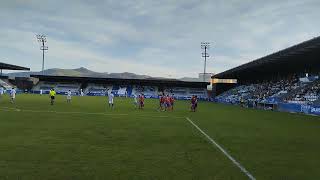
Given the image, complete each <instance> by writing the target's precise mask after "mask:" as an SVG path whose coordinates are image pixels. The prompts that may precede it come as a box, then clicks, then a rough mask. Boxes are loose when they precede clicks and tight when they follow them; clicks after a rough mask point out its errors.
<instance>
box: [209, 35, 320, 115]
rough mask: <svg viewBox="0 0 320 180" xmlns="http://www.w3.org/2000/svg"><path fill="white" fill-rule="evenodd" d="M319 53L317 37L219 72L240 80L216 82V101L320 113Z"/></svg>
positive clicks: (221, 74)
mask: <svg viewBox="0 0 320 180" xmlns="http://www.w3.org/2000/svg"><path fill="white" fill-rule="evenodd" d="M319 57H320V37H317V38H314V39H311V40H308V41H305V42H303V43H301V44H298V45H295V46H292V47H289V48H287V49H284V50H282V51H279V52H276V53H273V54H271V55H267V56H265V57H262V58H259V59H257V60H254V61H251V62H249V63H246V64H243V65H240V66H238V67H235V68H232V69H230V70H227V71H225V72H222V73H219V74H216V75H214V76H213V77H212V78H215V79H237V82H238V84H237V85H236V86H225V85H220V84H215V85H214V86H213V87H214V88H215V90H214V92H216V94H215V101H217V102H220V103H227V104H240V105H242V106H245V107H255V108H256V107H260V108H265V109H273V110H280V111H288V112H302V113H307V114H317V115H320V100H319V96H320V80H319V74H320V62H319V60H318V58H319ZM219 88H220V89H219Z"/></svg>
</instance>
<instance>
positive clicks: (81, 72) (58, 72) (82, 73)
mask: <svg viewBox="0 0 320 180" xmlns="http://www.w3.org/2000/svg"><path fill="white" fill-rule="evenodd" d="M31 74H34V75H41V74H42V72H32V71H30V72H16V73H9V74H6V75H8V76H10V77H30V75H31ZM44 74H45V75H48V76H77V77H101V78H121V79H168V78H164V77H151V76H147V75H139V74H134V73H129V72H123V73H99V72H94V71H91V70H89V69H86V68H84V67H81V68H77V69H59V68H53V69H47V70H45V71H44ZM178 80H181V81H194V82H197V81H201V80H199V78H190V77H184V78H181V79H178Z"/></svg>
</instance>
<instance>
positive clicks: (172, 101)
mask: <svg viewBox="0 0 320 180" xmlns="http://www.w3.org/2000/svg"><path fill="white" fill-rule="evenodd" d="M169 100H170V105H171V110H172V111H173V105H174V97H173V94H172V96H170V99H169Z"/></svg>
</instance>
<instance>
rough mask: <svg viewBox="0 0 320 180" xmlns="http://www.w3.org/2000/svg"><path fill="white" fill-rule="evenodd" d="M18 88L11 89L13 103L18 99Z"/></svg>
mask: <svg viewBox="0 0 320 180" xmlns="http://www.w3.org/2000/svg"><path fill="white" fill-rule="evenodd" d="M16 93H17V92H16V90H15V89H14V88H12V89H11V91H10V98H11V103H14V102H15V99H16Z"/></svg>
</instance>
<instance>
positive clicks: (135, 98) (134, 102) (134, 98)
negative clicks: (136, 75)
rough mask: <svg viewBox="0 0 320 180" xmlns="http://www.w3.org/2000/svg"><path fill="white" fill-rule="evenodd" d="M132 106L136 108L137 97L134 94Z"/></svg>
mask: <svg viewBox="0 0 320 180" xmlns="http://www.w3.org/2000/svg"><path fill="white" fill-rule="evenodd" d="M133 100H134V101H133V104H134V107H135V108H138V96H137V95H136V94H133Z"/></svg>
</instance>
